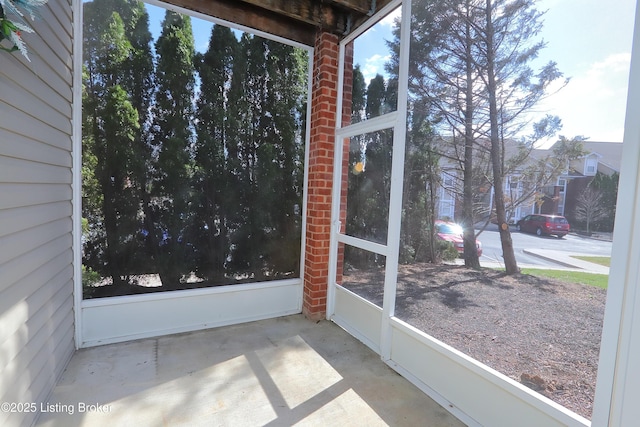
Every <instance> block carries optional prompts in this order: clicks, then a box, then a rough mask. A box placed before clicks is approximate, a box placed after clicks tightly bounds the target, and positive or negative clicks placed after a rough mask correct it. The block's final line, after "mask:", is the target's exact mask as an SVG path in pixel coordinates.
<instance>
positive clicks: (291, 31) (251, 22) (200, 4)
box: [167, 0, 392, 46]
mask: <svg viewBox="0 0 640 427" xmlns="http://www.w3.org/2000/svg"><path fill="white" fill-rule="evenodd" d="M391 1H392V0H297V1H290V0H207V1H201V0H167V3H169V4H173V5H176V6H180V7H184V8H186V9H190V10H193V11H196V12H199V13H203V14H205V15H209V16H212V17H215V18H219V19H223V20H225V21H228V22H233V23H236V24H239V25H243V26H246V27H249V28H254V29H256V30H260V31H264V32H266V33H269V34H274V35H277V36H280V37H284V38H286V39H289V40H293V41H297V42H299V43H302V44H305V45H307V46H313V45H314V41H315V35H316V32H317V30H318V29H323V30H325V31H329V32H332V33H334V34H336V35H338V36H340V37H345V36H347V35H348V34H350V33H351V32H353V31H354V30H355V29H356V28H358V27H359V26H360V25H362V24H363V23H364V22H365V21H366V20H367V19H368V18H369V17H371V16H372V15H374V14H375V13H377V12H378V11H380V10H381V9H382V8H384V7H385V6H386V5H388V4H389V3H391Z"/></svg>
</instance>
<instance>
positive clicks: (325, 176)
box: [302, 31, 339, 320]
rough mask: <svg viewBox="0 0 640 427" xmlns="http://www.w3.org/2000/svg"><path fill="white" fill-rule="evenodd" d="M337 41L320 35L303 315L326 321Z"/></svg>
mask: <svg viewBox="0 0 640 427" xmlns="http://www.w3.org/2000/svg"><path fill="white" fill-rule="evenodd" d="M338 51H339V49H338V37H337V36H335V35H333V34H330V33H327V32H323V31H318V34H317V36H316V44H315V50H314V57H313V77H312V78H313V85H312V92H311V121H310V124H309V126H310V129H311V137H310V140H309V164H308V174H309V180H308V187H307V188H308V190H307V225H306V241H305V259H304V295H303V303H302V313H303V314H304V315H305V316H306V317H307V318H309V319H311V320H320V319H324V318H325V317H326V311H327V280H328V270H329V239H330V236H331V189H332V182H333V157H334V145H335V141H334V138H335V129H336V108H337V101H338Z"/></svg>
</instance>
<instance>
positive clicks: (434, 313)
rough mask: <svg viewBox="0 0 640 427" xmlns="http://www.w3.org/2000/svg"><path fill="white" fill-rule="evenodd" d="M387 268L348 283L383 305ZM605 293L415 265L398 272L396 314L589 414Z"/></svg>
mask: <svg viewBox="0 0 640 427" xmlns="http://www.w3.org/2000/svg"><path fill="white" fill-rule="evenodd" d="M383 274H384V273H383V271H382V270H375V271H371V270H367V271H358V270H351V271H349V272H348V273H347V274H345V276H344V281H343V284H344V286H345V287H346V288H347V289H350V290H352V291H353V292H355V293H357V294H359V295H361V296H363V297H365V298H367V299H368V300H370V301H372V302H373V303H375V304H377V305H379V306H382V283H383V279H384V277H383ZM605 298H606V291H605V290H603V289H599V288H595V287H591V286H586V285H580V284H575V283H566V282H562V281H558V280H554V279H546V278H538V277H534V276H529V275H514V276H506V275H505V274H504V273H502V272H499V271H496V270H492V269H481V270H479V271H478V270H473V269H468V268H466V267H463V266H450V265H431V264H412V265H407V266H401V267H400V270H399V272H398V292H397V297H396V316H397V317H398V318H400V319H402V320H404V321H406V322H407V323H409V324H411V325H413V326H414V327H417V328H419V329H420V330H422V331H425V332H426V333H428V334H429V335H431V336H433V337H434V338H437V339H439V340H441V341H443V342H445V343H447V344H449V345H451V346H453V347H454V348H456V349H458V350H460V351H462V352H464V353H466V354H467V355H469V356H471V357H473V358H474V359H476V360H478V361H480V362H482V363H484V364H485V365H487V366H489V367H491V368H493V369H496V370H497V371H499V372H501V373H503V374H505V375H507V376H509V377H511V378H513V379H514V380H516V381H519V382H521V383H522V384H524V385H526V386H528V387H529V388H531V389H533V390H535V391H537V392H539V393H541V394H542V395H544V396H547V397H548V398H550V399H552V400H554V401H555V402H557V403H559V404H561V405H563V406H565V407H566V408H568V409H570V410H572V411H574V412H576V413H577V414H580V415H582V416H583V417H585V418H590V417H591V411H592V409H593V408H592V407H593V398H594V394H595V384H596V371H597V366H598V355H599V349H600V339H601V333H602V321H603V317H604V305H605Z"/></svg>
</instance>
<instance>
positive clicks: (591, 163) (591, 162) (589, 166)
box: [584, 157, 598, 175]
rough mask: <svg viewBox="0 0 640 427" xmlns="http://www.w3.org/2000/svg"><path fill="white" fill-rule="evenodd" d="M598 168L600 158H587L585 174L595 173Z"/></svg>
mask: <svg viewBox="0 0 640 427" xmlns="http://www.w3.org/2000/svg"><path fill="white" fill-rule="evenodd" d="M597 169H598V159H596V158H594V157H589V158H587V161H586V163H585V168H584V174H585V175H595V174H596V171H597Z"/></svg>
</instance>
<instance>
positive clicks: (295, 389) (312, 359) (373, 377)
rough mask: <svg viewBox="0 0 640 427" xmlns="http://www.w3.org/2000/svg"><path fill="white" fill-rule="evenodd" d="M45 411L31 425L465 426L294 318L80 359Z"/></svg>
mask: <svg viewBox="0 0 640 427" xmlns="http://www.w3.org/2000/svg"><path fill="white" fill-rule="evenodd" d="M90 405H94V406H90ZM44 409H45V410H48V411H49V412H43V413H42V414H41V416H40V419H39V421H38V423H37V424H36V425H38V426H47V427H52V426H60V427H70V426H110V427H116V426H187V425H188V426H291V425H306V426H341V427H342V426H379V425H380V426H382V425H390V426H412V427H413V426H428V427H441V426H442V427H444V426H446V427H459V426H463V425H464V424H462V423H461V422H460V421H459V420H457V419H456V418H454V417H453V416H452V415H451V414H449V413H448V412H447V411H446V410H444V409H443V408H442V407H441V406H439V405H438V404H437V403H435V402H434V401H433V400H431V399H430V398H429V397H427V396H426V395H425V394H424V393H422V392H421V391H420V390H419V389H417V388H416V387H415V386H413V385H412V384H411V383H409V382H408V381H407V380H405V379H404V378H403V377H401V376H400V375H398V374H397V373H395V372H394V371H393V370H392V369H391V368H389V367H388V366H386V365H385V364H384V363H382V362H381V360H380V358H379V356H378V355H377V354H375V353H374V352H372V351H371V350H370V349H369V348H367V347H366V346H364V345H363V344H361V343H360V342H358V341H357V340H356V339H354V338H353V337H351V336H350V335H349V334H347V333H346V332H345V331H343V330H342V329H341V328H339V327H338V326H336V325H334V324H333V323H331V322H327V321H322V322H319V323H313V322H310V321H308V320H306V319H305V318H304V317H302V316H301V315H296V316H288V317H282V318H277V319H271V320H265V321H260V322H253V323H247V324H242V325H235V326H228V327H223V328H217V329H211V330H206V331H199V332H192V333H186V334H179V335H171V336H166V337H160V338H150V339H144V340H138V341H133V342H128V343H121V344H112V345H106V346H102V347H94V348H89V349H82V350H79V351H78V352H77V353H76V354H75V355H74V356H73V359H72V360H71V362H70V364H69V366H68V367H67V369H66V371H65V372H64V374H63V377H62V378H61V379H60V381H59V383H58V385H57V386H56V388H55V389H54V391H53V394H52V396H51V398H50V400H49V403H48V405H45V407H44Z"/></svg>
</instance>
